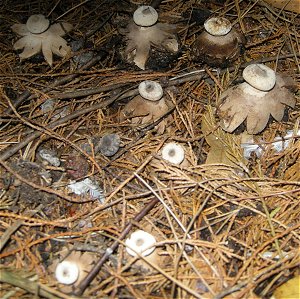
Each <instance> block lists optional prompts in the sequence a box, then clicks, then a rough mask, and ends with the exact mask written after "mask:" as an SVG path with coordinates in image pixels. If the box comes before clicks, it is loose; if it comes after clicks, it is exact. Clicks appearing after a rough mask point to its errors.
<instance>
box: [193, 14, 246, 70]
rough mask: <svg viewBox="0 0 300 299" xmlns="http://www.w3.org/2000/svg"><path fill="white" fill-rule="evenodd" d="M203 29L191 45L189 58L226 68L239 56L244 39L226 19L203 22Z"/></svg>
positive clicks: (220, 18) (212, 19)
mask: <svg viewBox="0 0 300 299" xmlns="http://www.w3.org/2000/svg"><path fill="white" fill-rule="evenodd" d="M204 29H205V30H204V31H203V32H202V33H201V34H200V35H199V36H198V37H197V39H196V40H195V42H194V43H193V45H192V49H191V56H192V59H193V60H194V61H196V62H198V61H200V62H205V63H207V64H208V65H211V66H217V67H227V66H228V65H229V64H230V63H232V62H233V61H234V60H236V59H237V58H238V57H239V56H240V54H241V52H242V48H243V46H244V44H245V43H246V39H245V37H244V35H243V34H242V33H241V32H240V31H238V30H237V29H235V28H233V26H232V24H231V22H230V21H229V20H228V19H226V18H223V17H214V18H210V19H208V20H206V21H205V23H204Z"/></svg>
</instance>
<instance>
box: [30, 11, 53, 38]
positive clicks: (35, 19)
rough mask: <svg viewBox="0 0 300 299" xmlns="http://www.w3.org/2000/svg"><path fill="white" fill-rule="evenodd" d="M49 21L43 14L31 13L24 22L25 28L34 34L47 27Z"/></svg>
mask: <svg viewBox="0 0 300 299" xmlns="http://www.w3.org/2000/svg"><path fill="white" fill-rule="evenodd" d="M49 24H50V21H49V20H48V19H46V17H45V16H44V15H32V16H30V17H29V18H28V20H27V22H26V27H27V29H28V30H29V31H30V32H31V33H34V34H39V33H42V32H44V31H46V30H47V29H48V28H49Z"/></svg>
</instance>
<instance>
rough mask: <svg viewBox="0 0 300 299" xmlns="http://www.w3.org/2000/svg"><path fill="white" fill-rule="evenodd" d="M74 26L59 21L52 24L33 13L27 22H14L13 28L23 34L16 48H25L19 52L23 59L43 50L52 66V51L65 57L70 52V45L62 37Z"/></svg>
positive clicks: (43, 17)
mask: <svg viewBox="0 0 300 299" xmlns="http://www.w3.org/2000/svg"><path fill="white" fill-rule="evenodd" d="M72 28H73V26H72V25H71V24H69V23H65V22H63V23H57V24H53V25H51V26H50V21H49V20H48V19H47V18H46V17H45V16H44V15H41V14H37V15H32V16H30V17H29V18H28V20H27V22H26V24H14V25H13V26H12V27H11V29H12V30H13V31H14V32H15V33H17V34H19V35H21V36H23V37H22V38H20V39H19V40H18V41H17V42H15V44H14V49H15V50H20V49H24V50H23V52H22V53H20V54H19V57H20V58H21V60H23V59H26V58H30V57H31V56H33V55H35V54H37V53H39V52H40V51H42V53H43V55H44V57H45V60H46V61H47V63H48V64H49V65H50V66H52V63H53V57H52V53H53V54H55V55H57V56H60V57H65V56H66V55H67V54H68V53H69V52H70V50H71V49H70V47H69V46H68V45H67V42H66V41H65V40H64V39H63V38H62V36H64V35H65V34H66V33H67V32H69V31H71V30H72Z"/></svg>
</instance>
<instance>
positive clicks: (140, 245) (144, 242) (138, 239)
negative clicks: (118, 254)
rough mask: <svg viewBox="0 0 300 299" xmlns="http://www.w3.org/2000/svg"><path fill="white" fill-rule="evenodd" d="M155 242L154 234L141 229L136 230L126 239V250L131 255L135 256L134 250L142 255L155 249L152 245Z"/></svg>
mask: <svg viewBox="0 0 300 299" xmlns="http://www.w3.org/2000/svg"><path fill="white" fill-rule="evenodd" d="M155 243H156V239H155V238H154V236H152V235H151V234H149V233H147V232H145V231H143V230H137V231H135V232H133V233H132V234H131V236H130V238H127V239H126V241H125V245H126V251H127V252H128V254H130V255H131V256H137V254H136V252H138V253H139V254H141V255H142V256H147V255H149V254H151V253H152V252H153V251H154V250H155V246H153V245H154V244H155ZM127 246H129V247H130V248H129V247H127ZM131 248H132V249H133V250H132V249H131Z"/></svg>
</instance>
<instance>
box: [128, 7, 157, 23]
mask: <svg viewBox="0 0 300 299" xmlns="http://www.w3.org/2000/svg"><path fill="white" fill-rule="evenodd" d="M157 20H158V13H157V11H156V10H155V9H154V8H153V7H152V6H149V5H142V6H140V7H139V8H138V9H136V10H135V12H134V13H133V21H134V23H135V24H137V25H138V26H143V27H149V26H152V25H154V24H155V23H156V22H157Z"/></svg>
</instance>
